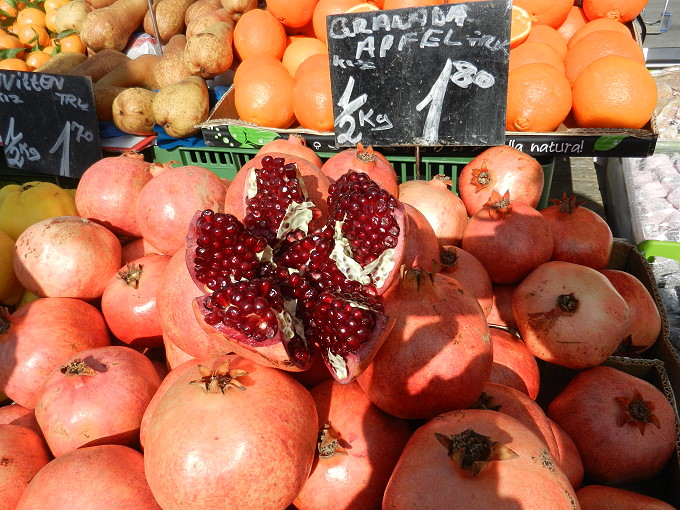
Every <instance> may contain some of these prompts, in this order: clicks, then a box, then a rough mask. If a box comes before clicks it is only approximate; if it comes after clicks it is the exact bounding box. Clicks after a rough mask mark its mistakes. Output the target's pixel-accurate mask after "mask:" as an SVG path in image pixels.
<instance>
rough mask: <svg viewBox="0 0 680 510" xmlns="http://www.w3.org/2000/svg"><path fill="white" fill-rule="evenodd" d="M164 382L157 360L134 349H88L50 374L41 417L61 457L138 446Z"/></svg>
mask: <svg viewBox="0 0 680 510" xmlns="http://www.w3.org/2000/svg"><path fill="white" fill-rule="evenodd" d="M160 384H161V380H160V378H159V377H158V374H157V373H156V369H155V368H154V366H153V364H152V363H151V361H150V360H149V359H148V358H147V357H146V356H144V355H143V354H141V353H139V352H137V351H135V350H134V349H131V348H129V347H124V346H117V345H112V346H107V347H99V348H96V349H86V350H84V351H80V352H79V353H77V354H75V355H74V356H71V357H70V358H69V359H68V360H66V362H65V363H64V365H62V367H61V368H60V369H59V370H55V371H54V372H52V373H51V374H50V376H49V377H48V378H47V380H46V381H45V384H44V385H43V387H42V391H41V393H40V395H39V397H38V401H37V402H36V404H35V417H36V419H37V420H38V424H39V425H40V428H41V429H42V431H43V434H45V439H46V440H47V444H48V445H49V447H50V450H51V451H52V453H53V454H54V456H55V457H59V456H60V455H63V454H64V453H66V452H69V451H71V450H75V449H76V448H80V447H83V446H93V445H101V444H122V445H134V444H135V443H136V441H137V440H138V439H139V426H140V423H141V421H142V414H144V410H145V409H146V406H147V405H148V403H149V401H150V400H151V397H153V395H154V393H155V392H156V390H157V389H158V386H160Z"/></svg>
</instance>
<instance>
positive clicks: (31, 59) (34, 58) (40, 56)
mask: <svg viewBox="0 0 680 510" xmlns="http://www.w3.org/2000/svg"><path fill="white" fill-rule="evenodd" d="M51 58H52V57H51V56H50V55H48V54H47V53H45V52H44V51H32V52H31V53H29V54H28V56H27V57H26V64H27V65H28V67H30V68H31V71H35V70H36V69H38V68H39V67H40V66H42V65H43V64H45V63H47V61H48V60H49V59H51Z"/></svg>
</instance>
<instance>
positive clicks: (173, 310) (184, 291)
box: [156, 251, 232, 358]
mask: <svg viewBox="0 0 680 510" xmlns="http://www.w3.org/2000/svg"><path fill="white" fill-rule="evenodd" d="M196 295H197V292H196V284H195V283H194V280H193V279H192V278H191V275H190V274H189V269H188V268H187V263H186V256H185V254H184V252H182V251H178V252H177V253H175V254H174V255H173V256H172V257H171V258H170V261H169V262H168V265H167V266H166V267H165V271H163V276H162V277H161V279H160V281H159V282H158V287H157V292H156V309H157V312H158V322H159V323H160V325H161V329H162V331H163V337H164V338H166V339H167V340H168V341H170V342H172V344H173V345H175V346H176V347H177V348H178V349H180V350H181V351H183V352H185V353H187V354H188V355H189V356H193V357H194V358H212V357H215V356H221V355H224V354H229V353H230V352H232V349H231V344H230V343H227V342H225V341H224V339H223V338H222V337H221V335H217V334H215V332H214V331H213V332H210V331H205V330H204V329H203V328H201V326H200V325H199V322H198V321H197V320H196V317H195V315H194V311H193V308H192V303H193V301H194V298H195V297H196Z"/></svg>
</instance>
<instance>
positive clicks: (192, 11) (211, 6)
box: [184, 0, 222, 26]
mask: <svg viewBox="0 0 680 510" xmlns="http://www.w3.org/2000/svg"><path fill="white" fill-rule="evenodd" d="M221 7H222V0H196V1H195V2H194V3H193V4H191V5H190V6H189V7H188V8H187V10H186V12H185V13H184V24H185V25H186V26H189V23H191V20H193V19H195V18H196V17H198V16H200V15H201V14H204V13H206V12H213V11H216V10H217V9H220V8H221Z"/></svg>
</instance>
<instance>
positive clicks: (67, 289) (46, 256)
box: [14, 216, 121, 300]
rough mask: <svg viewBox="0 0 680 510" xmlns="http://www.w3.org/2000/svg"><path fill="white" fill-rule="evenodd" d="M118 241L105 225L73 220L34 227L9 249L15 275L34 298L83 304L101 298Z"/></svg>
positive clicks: (117, 255) (114, 265) (116, 263)
mask: <svg viewBox="0 0 680 510" xmlns="http://www.w3.org/2000/svg"><path fill="white" fill-rule="evenodd" d="M120 254H121V247H120V241H118V238H117V237H116V236H115V235H114V234H113V232H111V231H110V230H108V229H107V228H105V227H102V226H101V225H100V224H98V223H95V222H94V221H90V220H87V219H85V218H80V217H78V216H59V217H56V218H47V219H45V220H42V221H39V222H38V223H34V224H33V225H31V226H30V227H28V228H27V229H26V230H24V232H23V233H22V234H21V235H20V236H19V238H18V239H17V242H16V244H15V246H14V272H15V274H16V275H17V278H18V279H19V282H20V283H21V285H23V287H24V288H25V289H26V290H28V291H30V292H32V293H33V294H35V295H36V296H38V297H64V298H68V297H70V298H78V299H84V300H91V299H96V298H98V297H100V296H101V295H102V293H103V292H104V288H105V287H106V284H107V282H108V281H109V278H110V277H111V276H112V275H114V274H115V273H116V271H117V270H118V268H119V267H120Z"/></svg>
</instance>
